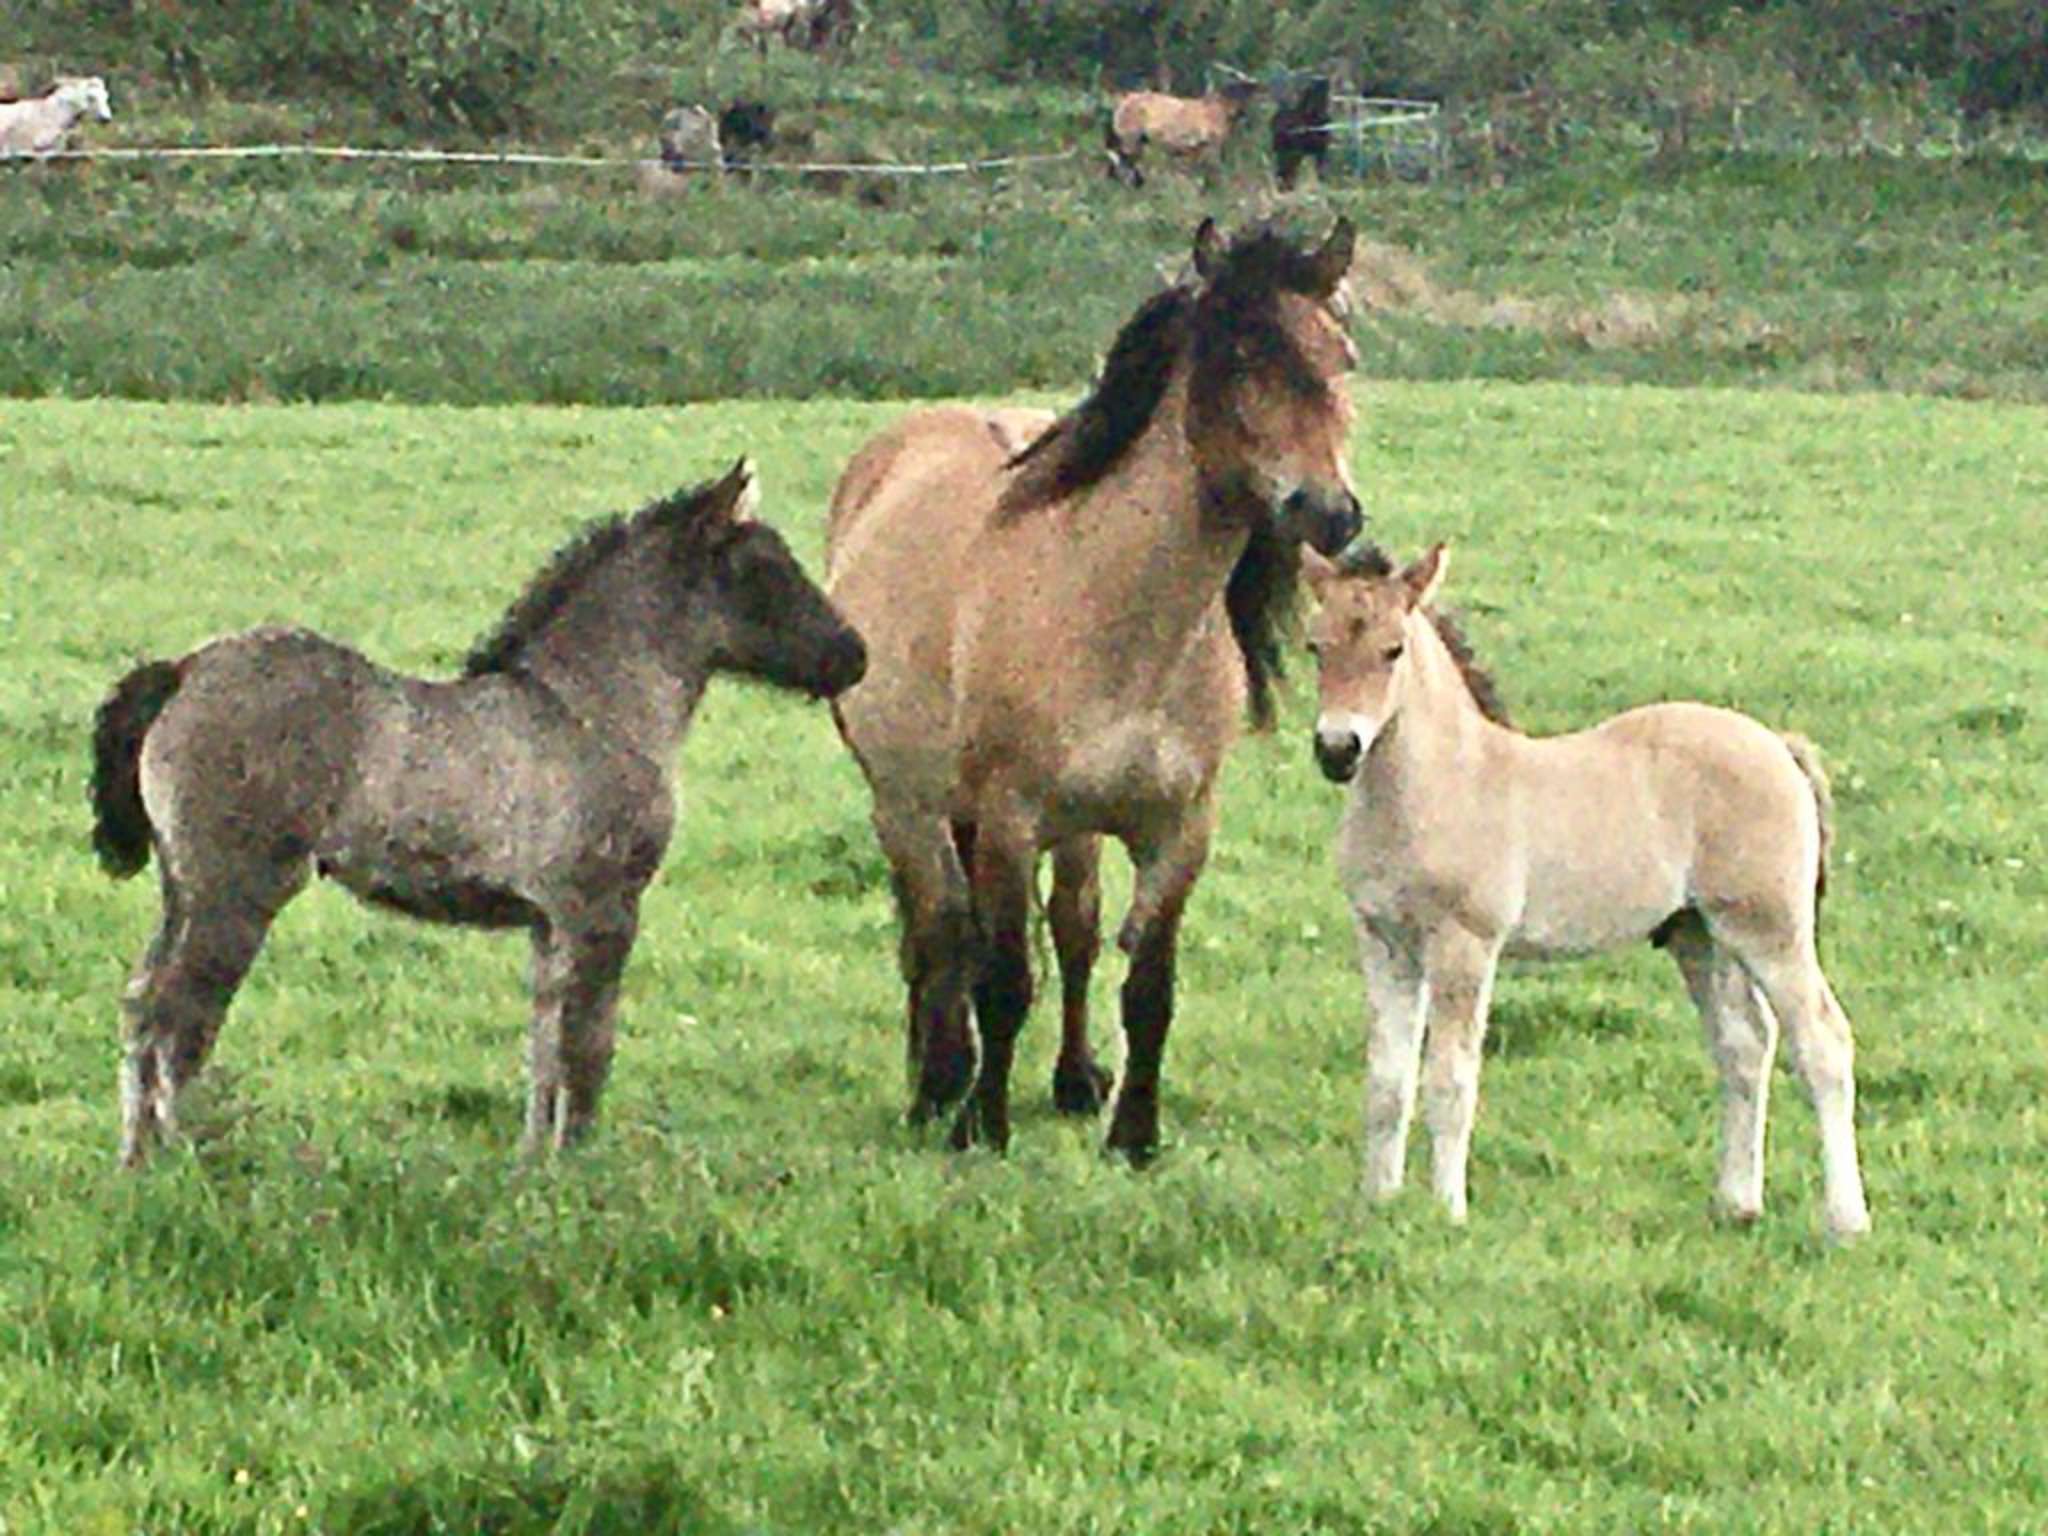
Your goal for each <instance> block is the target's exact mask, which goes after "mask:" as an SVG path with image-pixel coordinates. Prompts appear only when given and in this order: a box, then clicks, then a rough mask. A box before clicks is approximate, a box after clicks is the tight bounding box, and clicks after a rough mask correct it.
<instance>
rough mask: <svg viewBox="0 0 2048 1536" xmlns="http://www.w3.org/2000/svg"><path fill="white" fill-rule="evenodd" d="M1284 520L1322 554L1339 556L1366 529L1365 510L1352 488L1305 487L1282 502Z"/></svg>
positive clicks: (1288, 529) (1292, 533) (1292, 531)
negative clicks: (1319, 488)
mask: <svg viewBox="0 0 2048 1536" xmlns="http://www.w3.org/2000/svg"><path fill="white" fill-rule="evenodd" d="M1280 523H1281V527H1282V528H1283V530H1284V531H1285V532H1286V533H1287V534H1288V535H1289V536H1291V537H1293V538H1296V539H1299V540H1300V541H1301V542H1302V543H1304V544H1307V545H1309V546H1310V547H1311V548H1313V549H1314V550H1315V552H1316V553H1317V554H1319V555H1335V554H1337V553H1339V552H1340V551H1341V550H1342V549H1343V548H1344V546H1345V545H1347V544H1349V543H1350V542H1351V541H1352V540H1353V539H1355V538H1357V537H1358V535H1359V534H1360V533H1361V532H1362V531H1364V528H1365V512H1364V510H1363V509H1362V508H1361V507H1360V506H1359V504H1358V498H1357V497H1356V496H1354V495H1352V494H1351V491H1350V489H1349V488H1348V487H1339V488H1338V489H1337V490H1336V491H1335V492H1334V493H1332V492H1329V491H1319V490H1312V489H1311V488H1309V487H1308V486H1303V487H1302V488H1301V489H1300V490H1298V491H1296V492H1295V493H1294V494H1293V495H1291V496H1289V497H1288V498H1287V499H1286V500H1285V501H1284V502H1282V503H1281V504H1280Z"/></svg>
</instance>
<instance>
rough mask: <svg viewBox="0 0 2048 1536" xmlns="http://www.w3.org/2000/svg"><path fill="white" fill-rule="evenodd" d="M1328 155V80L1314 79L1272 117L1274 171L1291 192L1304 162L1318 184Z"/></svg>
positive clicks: (1307, 81)
mask: <svg viewBox="0 0 2048 1536" xmlns="http://www.w3.org/2000/svg"><path fill="white" fill-rule="evenodd" d="M1329 153H1330V77H1329V76H1328V75H1314V76H1311V77H1310V78H1309V79H1308V80H1306V81H1304V82H1303V84H1302V87H1301V89H1300V90H1299V91H1297V92H1295V93H1294V95H1293V96H1292V97H1290V98H1289V99H1288V100H1286V101H1283V102H1282V103H1281V104H1280V106H1279V108H1278V109H1277V110H1276V111H1275V112H1274V113H1273V170H1274V173H1275V174H1276V175H1277V176H1278V177H1279V178H1280V185H1281V186H1282V187H1283V188H1289V189H1291V188H1292V187H1293V186H1294V182H1295V178H1296V177H1298V176H1299V175H1300V174H1301V167H1302V164H1303V162H1304V161H1309V160H1313V161H1314V162H1315V166H1316V177H1317V179H1318V180H1320V179H1321V178H1322V176H1323V174H1324V171H1325V169H1326V167H1325V164H1324V162H1325V161H1326V160H1327V159H1328V157H1329Z"/></svg>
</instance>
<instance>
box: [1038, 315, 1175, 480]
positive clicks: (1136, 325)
mask: <svg viewBox="0 0 2048 1536" xmlns="http://www.w3.org/2000/svg"><path fill="white" fill-rule="evenodd" d="M1194 307H1195V292H1194V289H1193V288H1192V287H1190V286H1188V285H1187V284H1185V283H1183V284H1179V285H1177V286H1175V287H1172V288H1168V289H1165V290H1164V291H1162V292H1160V293H1155V294H1153V295H1152V297H1151V298H1149V299H1147V300H1146V301H1145V302H1144V303H1143V304H1141V305H1139V306H1138V311H1137V313H1136V314H1134V315H1132V316H1131V318H1130V319H1129V320H1127V321H1125V322H1124V328H1123V329H1122V330H1120V331H1118V332H1117V335H1116V340H1115V341H1113V342H1111V343H1110V347H1109V355H1108V356H1107V357H1106V358H1104V359H1103V363H1102V373H1101V375H1100V376H1099V377H1098V378H1097V379H1096V381H1095V386H1094V388H1092V389H1090V390H1089V391H1088V395H1087V397H1086V398H1085V399H1083V400H1082V402H1081V403H1080V404H1079V405H1077V406H1075V407H1074V408H1073V409H1072V410H1071V411H1069V412H1067V414H1066V415H1064V416H1062V417H1061V418H1060V419H1059V420H1058V421H1056V422H1054V423H1053V424H1052V425H1051V426H1049V427H1047V428H1046V429H1045V430H1044V431H1043V432H1041V433H1040V434H1039V435H1038V436H1037V437H1036V438H1034V439H1032V441H1031V442H1030V443H1029V444H1028V445H1027V446H1026V447H1025V448H1024V449H1023V450H1022V451H1021V452H1020V453H1018V454H1017V456H1016V457H1015V458H1013V459H1011V460H1010V467H1011V468H1012V469H1015V470H1017V471H1019V473H1018V475H1017V477H1016V478H1015V479H1014V480H1012V481H1011V482H1010V484H1009V486H1008V488H1007V489H1006V490H1005V491H1004V493H1003V502H1002V508H1003V511H1004V512H1006V513H1010V514H1013V515H1014V514H1019V513H1022V512H1025V511H1028V510H1030V509H1032V508H1034V507H1042V506H1045V505H1047V504H1048V503H1050V502H1054V501H1057V500H1059V499H1060V498H1062V497H1065V496H1072V495H1074V494H1075V493H1076V492H1078V491H1085V490H1086V489H1088V487H1089V486H1091V485H1093V484H1095V482H1096V481H1098V480H1100V479H1101V478H1102V477H1103V476H1104V475H1106V474H1108V473H1109V472H1110V470H1112V469H1114V468H1115V467H1116V465H1117V464H1118V462H1119V461H1120V460H1122V458H1123V456H1124V454H1125V452H1126V451H1127V450H1128V449H1129V448H1130V446H1131V444H1132V443H1134V442H1136V441H1137V440H1138V438H1139V437H1140V436H1141V435H1142V434H1143V433H1144V431H1145V428H1146V427H1148V426H1150V425H1151V423H1152V414H1153V412H1154V411H1156V410H1158V409H1159V401H1160V398H1161V397H1162V396H1163V395H1165V393H1166V381H1167V380H1168V379H1169V378H1171V377H1172V375H1173V365H1174V361H1175V359H1176V358H1177V357H1178V356H1179V355H1180V349H1181V345H1182V343H1183V341H1184V340H1185V339H1186V336H1187V328H1188V318H1189V315H1190V313H1191V312H1192V311H1193V309H1194Z"/></svg>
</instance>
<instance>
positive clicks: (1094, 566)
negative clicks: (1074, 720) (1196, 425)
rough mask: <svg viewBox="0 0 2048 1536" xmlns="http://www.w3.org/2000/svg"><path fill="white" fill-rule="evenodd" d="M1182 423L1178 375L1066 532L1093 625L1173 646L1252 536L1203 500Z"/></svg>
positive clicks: (1182, 388) (1208, 604)
mask: <svg viewBox="0 0 2048 1536" xmlns="http://www.w3.org/2000/svg"><path fill="white" fill-rule="evenodd" d="M1186 419H1187V388H1186V380H1185V377H1183V378H1182V379H1181V381H1179V382H1177V383H1176V384H1175V385H1173V386H1172V387H1171V388H1170V389H1169V390H1168V391H1167V394H1166V397H1165V398H1164V399H1163V400H1162V401H1161V402H1160V405H1159V409H1158V410H1157V412H1156V413H1155V414H1154V416H1153V419H1152V422H1151V424H1150V425H1149V426H1148V427H1146V429H1145V431H1144V433H1143V434H1142V435H1141V436H1140V438H1139V439H1138V441H1137V442H1136V443H1134V444H1133V445H1132V447H1131V449H1130V452H1129V453H1128V454H1127V456H1126V457H1125V460H1124V462H1123V463H1122V464H1120V465H1119V466H1118V467H1117V468H1116V469H1115V470H1113V471H1112V472H1111V473H1110V474H1108V475H1106V476H1105V477H1104V478H1103V479H1102V480H1101V481H1100V482H1098V483H1097V484H1096V485H1095V486H1094V487H1093V488H1092V489H1091V490H1090V491H1088V492H1087V493H1085V494H1084V496H1083V498H1082V500H1081V502H1080V504H1079V505H1077V506H1076V507H1074V508H1073V509H1072V512H1071V516H1072V518H1073V526H1072V528H1071V531H1070V536H1071V537H1072V538H1073V539H1074V540H1075V541H1076V542H1077V543H1078V544H1080V545H1081V552H1080V558H1079V559H1077V560H1076V561H1075V568H1076V569H1077V570H1079V571H1080V572H1081V573H1082V577H1083V580H1084V581H1086V583H1087V585H1088V588H1089V596H1090V599H1091V602H1090V605H1089V606H1090V609H1091V611H1092V613H1093V615H1094V616H1095V622H1096V623H1097V624H1098V625H1115V626H1117V627H1118V628H1119V629H1122V628H1124V627H1126V626H1128V627H1129V628H1130V629H1131V630H1132V631H1133V634H1134V635H1135V636H1138V637H1143V638H1144V639H1149V640H1150V641H1151V642H1153V643H1156V644H1157V645H1158V646H1160V647H1162V648H1165V649H1168V650H1175V651H1177V650H1178V648H1179V647H1181V646H1184V645H1185V644H1186V640H1187V637H1188V636H1189V635H1190V634H1191V632H1193V631H1194V630H1195V629H1196V628H1197V627H1198V626H1199V625H1201V624H1202V623H1203V622H1204V620H1205V619H1206V617H1207V616H1208V614H1209V613H1210V611H1211V609H1212V608H1214V607H1215V606H1216V605H1217V604H1218V603H1219V602H1220V601H1221V600H1222V596H1223V589H1224V587H1225V585H1226V584H1227V583H1228V582H1229V580H1230V572H1231V568H1232V567H1233V566H1235V565H1236V564H1237V560H1238V557H1239V556H1240V555H1241V554H1243V553H1244V547H1245V540H1246V538H1247V537H1248V533H1249V530H1248V529H1247V528H1245V527H1244V526H1243V525H1242V524H1236V523H1231V522H1228V521H1226V520H1225V519H1223V518H1222V517H1220V516H1219V515H1218V512H1217V511H1216V509H1215V508H1214V507H1212V506H1209V505H1206V504H1205V498H1204V496H1203V490H1202V484H1201V476H1200V474H1199V473H1198V472H1197V470H1196V468H1195V462H1194V457H1193V454H1192V453H1191V452H1190V450H1189V447H1188V442H1187V434H1186Z"/></svg>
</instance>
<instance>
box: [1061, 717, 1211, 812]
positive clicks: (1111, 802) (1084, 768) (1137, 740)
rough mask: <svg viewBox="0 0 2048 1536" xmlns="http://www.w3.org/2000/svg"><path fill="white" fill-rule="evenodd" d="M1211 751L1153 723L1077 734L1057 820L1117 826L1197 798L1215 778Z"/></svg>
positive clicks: (1123, 724)
mask: <svg viewBox="0 0 2048 1536" xmlns="http://www.w3.org/2000/svg"><path fill="white" fill-rule="evenodd" d="M1215 772H1216V760H1215V754H1214V753H1213V752H1207V751H1203V750H1202V749H1201V748H1199V747H1198V746H1197V745H1196V744H1195V743H1194V742H1193V741H1192V740H1191V739H1190V738H1189V737H1188V736H1186V735H1185V734H1183V733H1182V732H1179V731H1176V730H1172V729H1170V728H1165V727H1163V726H1162V725H1161V723H1160V722H1157V721H1154V720H1151V719H1143V718H1141V719H1135V720H1126V721H1122V722H1119V723H1117V724H1115V725H1111V726H1108V727H1106V728H1104V729H1101V730H1095V731H1089V732H1086V733H1084V734H1082V735H1081V737H1080V739H1079V740H1077V741H1076V743H1075V745H1074V747H1073V748H1072V750H1070V751H1069V753H1068V754H1067V757H1066V761H1065V763H1064V764H1063V765H1062V771H1061V773H1060V783H1059V795H1058V802H1059V803H1058V809H1059V811H1060V812H1061V813H1063V814H1062V815H1061V816H1060V818H1059V819H1061V820H1063V821H1066V822H1069V823H1072V824H1073V826H1072V829H1073V830H1077V831H1078V830H1084V829H1086V828H1088V827H1115V826H1118V825H1121V824H1123V823H1124V822H1125V821H1127V820H1129V819H1130V818H1131V817H1132V815H1133V814H1135V813H1141V812H1143V811H1145V810H1149V809H1151V808H1153V807H1158V806H1170V805H1185V804H1188V803H1190V802H1192V801H1194V800H1196V799H1199V798H1200V797H1201V796H1202V795H1203V794H1204V793H1205V792H1206V791H1207V789H1208V786H1209V782H1210V780H1211V779H1213V778H1214V777H1215Z"/></svg>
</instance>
